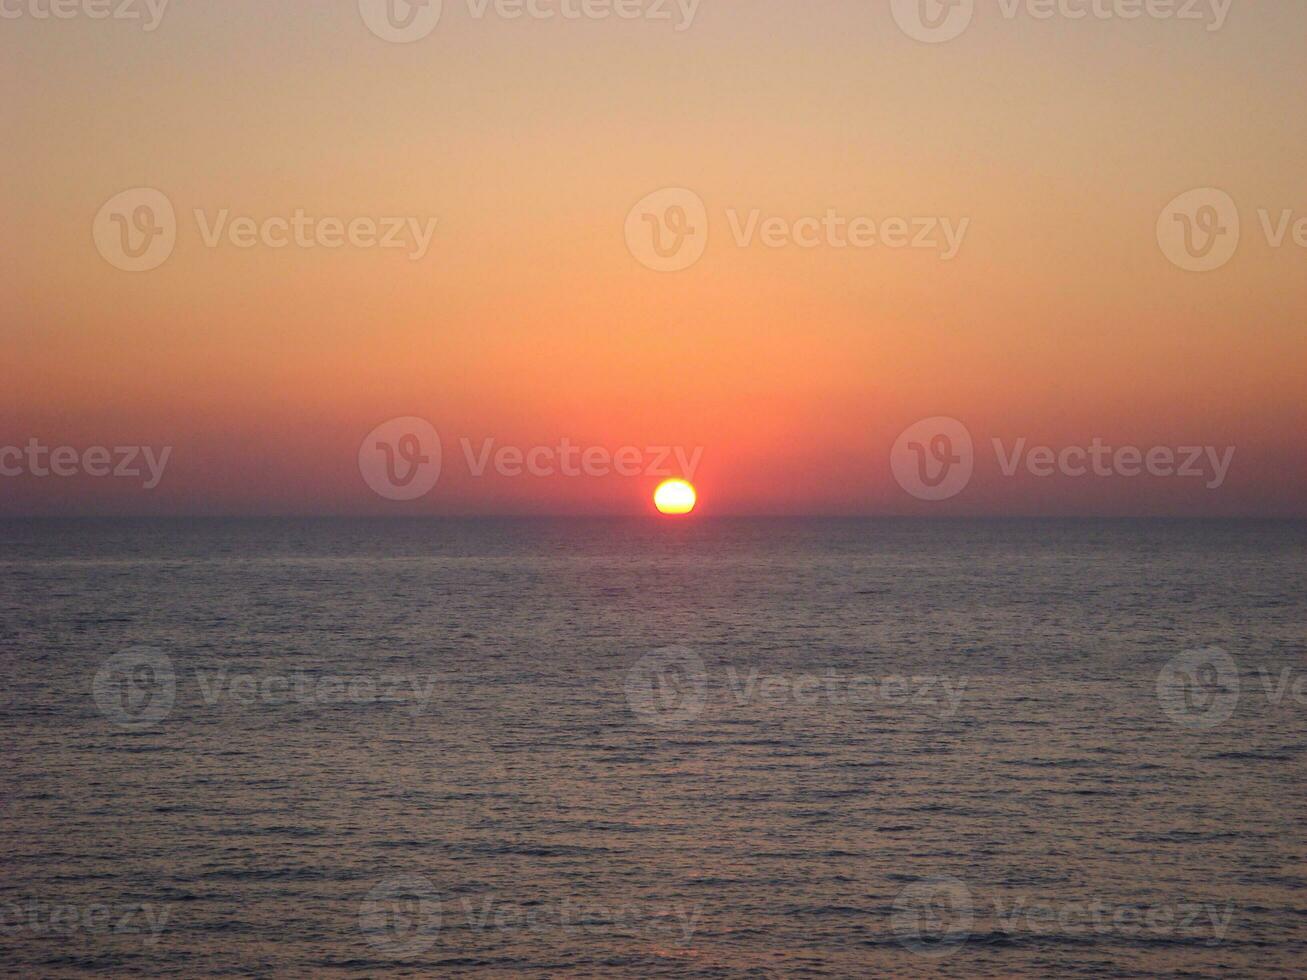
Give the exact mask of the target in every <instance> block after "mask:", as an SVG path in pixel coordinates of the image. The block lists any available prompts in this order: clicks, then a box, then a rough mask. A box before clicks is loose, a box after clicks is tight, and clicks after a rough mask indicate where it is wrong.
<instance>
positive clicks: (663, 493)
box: [654, 480, 699, 514]
mask: <svg viewBox="0 0 1307 980" xmlns="http://www.w3.org/2000/svg"><path fill="white" fill-rule="evenodd" d="M698 501H699V497H698V495H697V494H696V493H695V492H694V487H693V486H692V485H691V484H689V483H688V482H686V481H685V480H664V481H663V482H662V483H660V484H659V485H658V489H657V490H655V491H654V506H655V507H657V508H658V513H660V514H688V513H690V511H692V510H694V505H695V504H696V503H698Z"/></svg>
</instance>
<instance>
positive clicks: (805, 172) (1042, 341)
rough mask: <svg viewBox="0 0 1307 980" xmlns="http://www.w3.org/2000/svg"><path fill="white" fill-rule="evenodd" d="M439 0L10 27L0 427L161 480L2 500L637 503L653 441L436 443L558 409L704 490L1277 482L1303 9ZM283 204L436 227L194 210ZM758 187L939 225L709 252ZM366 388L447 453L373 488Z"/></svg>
mask: <svg viewBox="0 0 1307 980" xmlns="http://www.w3.org/2000/svg"><path fill="white" fill-rule="evenodd" d="M30 2H31V0H9V5H8V7H6V9H8V10H18V9H22V10H24V11H27V10H28V8H29V5H30ZM649 2H650V3H651V2H652V0H649ZM647 5H648V4H646V6H647ZM141 6H142V7H143V6H144V4H143V0H142V3H141ZM471 9H472V8H469V6H468V4H467V2H466V0H463V2H454V0H445V3H444V9H443V13H442V16H441V19H440V23H439V25H438V26H437V27H436V28H435V29H434V31H433V32H432V33H431V34H430V36H428V37H426V38H423V39H422V40H419V41H416V42H414V43H410V44H393V43H387V42H386V41H383V40H381V39H380V38H378V37H376V36H374V34H373V33H371V32H370V31H369V29H368V27H367V26H366V24H365V23H364V20H363V18H362V17H361V16H360V12H359V9H358V5H357V4H356V3H354V2H346V3H340V2H327V0H313V2H307V0H306V2H301V3H297V4H294V5H291V4H283V5H269V4H267V3H266V2H255V0H224V2H223V3H221V4H214V3H200V4H182V3H180V2H178V3H176V4H174V5H172V6H169V7H168V8H167V9H166V11H165V12H164V15H163V18H162V20H161V21H160V23H159V25H158V26H157V28H156V29H154V30H153V31H148V32H147V31H145V30H143V29H142V26H141V25H140V24H139V23H135V22H130V21H120V20H116V19H109V20H92V19H90V18H88V17H86V16H80V17H72V18H71V19H67V20H52V19H38V18H36V17H33V16H31V15H30V13H27V14H24V15H23V16H15V17H12V18H6V19H4V20H0V77H2V78H3V81H4V83H5V91H6V98H5V99H4V100H3V103H0V122H2V123H3V131H4V132H5V133H6V140H5V142H6V149H5V151H4V153H3V155H0V180H2V184H0V186H3V191H0V194H3V197H4V202H5V206H4V211H3V213H4V215H5V220H4V221H3V222H0V259H3V264H4V269H5V274H4V276H3V278H0V332H2V333H3V337H2V339H3V350H4V351H5V363H6V366H7V367H8V370H7V371H6V372H5V376H6V384H5V385H3V386H2V387H0V448H2V447H5V446H22V445H26V444H27V443H28V441H29V440H30V439H33V438H35V439H38V440H40V441H41V442H42V443H44V444H46V445H48V446H52V447H53V446H61V445H70V446H73V447H78V448H79V449H81V448H85V447H87V446H96V445H104V446H110V447H111V446H116V445H126V444H133V445H135V444H140V445H151V446H171V447H173V452H172V457H171V459H170V462H169V465H168V470H167V472H166V475H165V478H164V479H163V480H162V481H161V482H160V484H159V486H158V487H157V488H155V489H152V490H149V491H146V490H144V489H143V488H142V487H141V486H140V485H139V482H133V481H128V480H115V479H104V478H100V479H96V478H91V477H87V476H84V475H82V476H74V477H68V478H62V477H45V478H37V477H34V476H32V475H31V474H23V475H17V476H0V515H13V514H80V513H142V514H149V513H236V514H240V513H258V514H262V513H304V514H310V513H380V514H384V513H433V514H440V513H450V514H468V513H643V512H645V511H647V509H648V497H649V494H650V493H651V492H652V489H653V487H654V486H655V485H656V484H657V482H658V480H657V479H656V478H655V477H653V476H644V475H642V476H640V477H632V478H627V477H617V476H609V477H595V476H584V477H580V478H566V477H561V476H554V477H539V478H537V477H511V476H499V475H493V474H492V475H489V476H485V477H475V476H473V475H471V474H470V473H469V472H468V471H467V467H466V466H465V465H464V459H463V453H462V450H461V448H460V445H459V441H460V439H463V438H467V439H469V440H472V441H473V442H474V443H476V444H478V445H479V444H481V442H482V440H485V439H488V438H489V439H494V440H495V441H496V444H497V445H512V446H518V447H523V448H524V449H529V448H531V447H534V446H542V445H543V446H555V445H557V444H558V443H559V441H560V440H561V439H563V438H567V439H569V440H571V441H572V442H573V443H577V444H580V445H583V446H594V447H605V448H607V449H608V450H610V451H611V450H616V449H617V448H618V447H622V446H637V447H658V446H680V447H684V448H685V449H686V450H687V451H692V450H693V449H696V448H701V449H702V453H703V455H702V465H701V466H700V468H699V469H698V471H697V472H696V474H695V482H696V483H697V484H698V486H699V490H700V495H701V500H702V502H703V511H704V512H705V513H722V514H730V513H849V514H922V515H927V516H935V515H940V516H944V515H953V514H1100V513H1101V514H1143V515H1154V514H1176V515H1261V514H1267V515H1293V516H1307V503H1304V494H1303V490H1302V487H1303V486H1304V478H1305V477H1307V464H1305V463H1304V462H1303V461H1304V459H1307V411H1305V410H1304V408H1303V397H1302V393H1303V383H1302V380H1301V375H1302V365H1303V364H1304V363H1307V276H1305V275H1304V272H1305V271H1307V248H1304V247H1302V246H1300V245H1298V244H1295V243H1294V241H1293V234H1292V232H1290V233H1289V235H1288V236H1287V240H1286V242H1285V243H1284V244H1283V245H1282V246H1281V247H1278V248H1277V247H1275V246H1273V245H1272V244H1271V243H1270V242H1268V240H1267V239H1266V237H1265V235H1264V233H1263V230H1262V228H1261V226H1260V221H1259V216H1258V212H1259V210H1260V209H1267V210H1268V211H1269V212H1270V213H1271V214H1273V215H1279V214H1280V213H1281V212H1283V211H1285V210H1289V211H1291V212H1292V213H1293V215H1294V218H1295V220H1297V219H1300V218H1307V177H1305V176H1304V172H1303V168H1302V161H1303V160H1304V159H1307V121H1304V115H1303V113H1302V112H1301V104H1300V102H1301V82H1302V75H1301V71H1302V53H1301V48H1302V39H1303V38H1304V37H1305V36H1307V7H1304V6H1303V5H1301V4H1296V3H1295V4H1274V3H1264V2H1263V3H1252V2H1239V0H1234V3H1233V6H1232V8H1231V10H1230V12H1229V15H1228V19H1227V20H1226V21H1225V23H1224V24H1223V26H1221V28H1220V29H1219V30H1207V29H1206V28H1207V26H1210V25H1205V24H1204V23H1203V22H1180V21H1175V20H1168V21H1159V20H1150V19H1148V18H1143V19H1140V20H1125V19H1120V18H1117V19H1115V20H1101V21H1100V20H1095V19H1087V20H1071V19H1068V18H1065V17H1061V16H1055V17H1054V18H1052V19H1050V20H1039V19H1036V18H1032V17H1029V16H1026V15H1025V14H1018V15H1017V16H1015V17H1013V18H1012V19H1008V18H1007V17H1005V16H1004V14H1003V10H1002V7H1001V5H1000V4H998V3H997V2H986V0H979V2H978V3H977V9H976V12H975V14H974V20H973V22H972V23H971V25H970V26H969V27H968V28H967V30H966V31H965V32H964V33H963V34H962V35H961V36H959V37H958V38H956V39H955V40H951V41H948V42H947V43H942V44H922V43H919V42H918V41H916V40H914V39H912V38H910V37H908V36H906V35H905V34H904V33H903V32H902V31H901V30H900V29H899V28H898V27H897V26H896V23H895V20H894V18H893V17H892V16H891V13H890V7H889V3H888V2H886V3H876V2H866V0H818V2H813V3H807V4H797V3H795V2H793V0H790V2H779V0H752V2H750V3H741V2H727V0H716V2H714V0H704V2H703V3H702V4H701V6H700V7H699V8H698V10H697V13H696V16H695V18H694V20H693V22H692V23H691V24H690V25H689V26H688V27H686V29H684V30H680V31H678V30H676V29H675V23H669V22H662V21H653V20H648V19H634V20H617V19H608V20H585V19H581V20H566V19H560V18H555V19H553V20H549V21H540V20H535V19H533V18H529V17H527V18H523V19H520V20H506V19H504V18H502V17H499V16H497V15H495V14H493V13H489V14H487V15H486V16H485V17H482V18H478V17H476V16H474V15H473V13H471V12H470V10H471ZM492 9H493V8H492ZM138 187H151V188H156V189H158V190H159V191H161V192H162V193H163V194H164V195H166V197H167V198H168V199H169V200H170V201H171V203H172V204H173V206H174V207H175V209H176V214H177V219H178V225H177V239H176V247H175V250H174V251H173V252H172V254H171V256H170V257H169V258H168V259H167V261H166V262H164V263H163V264H162V265H161V266H159V267H158V268H156V269H154V270H152V271H148V272H142V273H129V272H124V271H121V270H120V269H118V268H115V267H114V266H113V265H112V264H110V262H108V261H106V260H105V258H104V257H103V256H102V255H101V253H100V252H99V251H97V246H96V241H95V240H94V239H93V235H92V227H93V223H94V221H95V220H96V216H97V213H98V212H100V209H101V207H102V205H104V204H105V203H106V202H107V201H109V200H110V199H111V198H113V197H114V196H115V195H117V194H119V193H120V192H122V191H125V190H127V189H130V188H138ZM664 187H679V188H686V189H689V190H691V191H693V193H694V194H695V195H697V196H698V197H699V198H700V199H701V200H702V201H703V202H704V205H705V207H706V213H707V228H708V242H707V247H706V250H705V251H704V253H703V256H702V257H701V258H700V259H699V260H698V261H697V262H695V263H694V264H692V265H691V266H690V267H689V268H686V269H684V270H683V271H679V272H670V273H660V272H655V271H652V270H650V269H649V268H646V267H645V266H644V265H642V264H641V262H640V261H638V260H637V258H636V257H635V256H634V255H633V252H632V250H631V248H629V247H628V243H627V241H626V239H625V237H624V226H625V222H626V219H627V215H628V212H630V211H631V209H632V207H633V206H634V205H635V204H636V202H637V201H640V199H641V198H643V197H645V195H647V194H649V193H650V192H652V191H656V190H658V189H659V188H664ZM1200 187H1216V188H1220V189H1222V190H1224V191H1226V192H1228V193H1229V194H1230V195H1231V197H1232V198H1233V199H1234V200H1235V201H1236V202H1237V205H1238V208H1239V215H1240V218H1241V221H1242V235H1241V241H1240V245H1239V249H1238V251H1237V253H1236V254H1235V255H1234V257H1233V258H1232V259H1231V260H1230V261H1229V262H1228V264H1226V265H1224V266H1223V267H1221V268H1219V269H1216V270H1215V271H1212V272H1206V273H1193V272H1187V271H1184V270H1182V269H1180V268H1178V267H1177V266H1176V265H1175V264H1174V263H1173V262H1171V261H1170V260H1169V259H1168V257H1167V255H1166V254H1165V253H1164V251H1163V249H1162V248H1161V247H1159V242H1158V238H1157V231H1156V229H1157V224H1158V218H1159V215H1160V214H1161V213H1162V212H1163V209H1164V208H1166V207H1167V205H1168V202H1171V201H1172V200H1173V199H1174V198H1176V197H1177V195H1180V194H1182V193H1183V192H1186V191H1189V190H1191V189H1193V188H1200ZM197 209H198V210H200V211H201V212H203V213H204V221H203V222H202V221H200V220H199V219H197V218H196V216H195V211H196V210H197ZM296 209H302V210H303V211H304V212H306V213H308V214H311V215H313V216H321V217H336V218H339V219H341V220H342V221H343V222H348V221H349V220H351V219H353V218H356V217H359V216H371V217H386V216H402V217H405V218H410V217H411V218H413V219H415V220H418V221H422V222H425V221H427V220H429V219H435V221H436V230H435V233H434V236H433V238H432V239H431V244H430V248H429V251H428V252H427V253H426V254H425V255H424V256H423V257H422V258H421V259H419V260H413V259H411V258H410V257H409V256H408V254H407V253H406V252H405V251H404V250H395V249H389V250H386V249H377V248H362V247H344V248H340V249H325V248H321V247H316V248H301V247H294V246H292V247H287V248H284V249H278V248H272V247H269V246H268V245H264V244H258V245H256V246H255V247H252V248H248V249H242V248H238V247H236V246H235V245H234V244H232V243H231V242H230V241H229V240H227V239H224V240H223V241H222V243H221V244H219V245H218V246H217V247H209V246H208V245H206V243H205V240H204V228H203V227H202V225H203V224H204V222H208V221H210V220H212V219H213V216H215V215H217V214H219V213H220V212H223V211H224V210H225V211H227V212H228V213H229V214H230V215H231V216H235V217H238V216H251V217H253V218H255V219H257V220H259V221H262V220H264V219H267V218H270V217H277V216H282V217H286V216H290V215H292V214H293V213H294V212H295V211H296ZM754 210H756V211H758V213H759V214H760V216H762V217H764V218H765V217H771V216H778V217H782V218H785V219H786V220H787V221H794V220H795V219H800V218H803V217H809V216H812V217H821V216H822V215H824V214H826V213H827V211H828V210H833V211H834V212H836V213H838V214H839V215H841V216H844V217H846V218H853V217H860V216H865V217H869V218H873V219H875V220H877V221H881V220H883V219H886V218H891V217H904V218H908V219H912V218H917V217H947V218H948V219H949V220H951V221H952V222H955V223H956V222H959V221H961V220H963V219H966V220H967V221H968V225H967V231H966V236H965V239H964V240H963V242H962V245H961V248H960V250H959V251H958V254H957V256H956V257H955V258H953V259H951V260H949V261H944V260H942V259H941V257H940V255H939V253H938V252H937V251H932V250H928V249H910V248H904V249H893V248H889V247H887V246H885V245H883V244H882V245H878V246H875V247H869V248H865V249H854V248H835V247H831V246H829V245H820V246H818V247H815V248H799V247H797V246H794V245H789V246H787V247H782V248H767V247H765V246H764V245H763V244H761V243H759V242H756V241H755V242H754V243H753V244H751V245H748V246H744V247H741V246H740V245H739V244H737V243H736V242H735V241H734V240H733V236H732V225H731V221H732V216H734V215H746V216H747V214H748V213H749V212H751V211H754ZM400 416H419V417H422V418H425V419H428V420H429V421H430V422H431V423H432V424H433V425H434V426H435V428H436V429H437V430H438V431H439V433H440V437H441V441H442V445H443V451H444V466H443V468H442V472H441V478H440V481H439V483H438V484H437V485H436V486H435V488H434V489H433V490H432V491H431V493H429V494H428V495H426V496H424V497H422V498H421V499H419V500H416V501H413V502H407V503H405V502H395V501H391V500H386V499H383V498H382V497H380V496H378V495H377V494H375V493H373V492H372V491H371V490H370V489H369V488H368V486H367V485H366V484H365V482H364V481H363V479H362V478H361V476H360V471H359V465H358V451H359V445H360V441H361V440H362V439H363V438H364V436H365V435H366V434H367V433H369V431H370V430H372V429H373V428H374V427H375V426H377V425H379V424H380V423H382V422H384V421H386V420H387V419H392V418H395V417H400ZM931 416H950V417H953V418H956V419H959V420H961V421H963V422H964V423H965V424H966V425H967V427H968V428H969V429H970V431H971V433H972V434H973V436H974V437H975V439H976V443H977V461H976V473H975V476H974V478H973V480H972V481H971V484H970V485H969V486H968V487H967V489H966V490H965V492H963V493H961V494H959V495H958V496H957V497H955V498H953V499H950V500H947V501H943V502H937V503H931V502H924V501H920V500H917V499H914V498H913V497H912V496H911V495H910V494H907V493H905V492H904V490H903V488H902V487H901V486H900V485H899V484H898V483H896V482H895V479H894V476H893V474H892V473H891V470H890V466H889V453H890V447H891V446H892V445H893V444H894V442H895V439H896V438H897V437H898V435H899V433H900V432H902V431H903V430H904V429H905V428H906V427H907V426H909V425H911V424H912V423H914V422H916V421H917V420H919V419H922V418H927V417H931ZM995 437H997V438H1000V439H1003V440H1006V441H1008V442H1011V441H1015V440H1016V439H1019V438H1022V437H1024V438H1025V439H1027V441H1028V442H1029V443H1031V444H1048V445H1050V446H1053V447H1062V446H1067V445H1084V444H1088V443H1089V442H1090V440H1092V439H1093V438H1095V437H1099V438H1101V439H1103V440H1104V441H1106V442H1109V443H1113V444H1117V445H1124V444H1129V445H1135V446H1140V447H1150V446H1158V445H1161V446H1174V447H1179V446H1188V445H1204V446H1205V445H1213V446H1221V447H1225V446H1233V447H1236V449H1237V452H1236V456H1235V459H1234V463H1233V464H1232V466H1231V468H1230V472H1229V476H1228V479H1227V480H1225V481H1224V483H1223V485H1222V486H1221V487H1220V488H1218V489H1215V490H1213V489H1210V488H1207V487H1205V486H1204V485H1203V482H1202V481H1194V480H1179V479H1165V478H1155V477H1144V478H1136V479H1126V478H1112V479H1094V478H1080V479H1076V478H1071V477H1065V476H1056V477H1054V478H1051V479H1037V478H1032V477H1029V476H1028V475H1026V476H1018V477H1006V476H1004V475H1003V474H1002V472H1001V471H1000V469H999V467H998V466H997V465H996V463H995V461H994V453H993V452H992V450H991V449H990V448H989V447H990V440H991V439H993V438H995Z"/></svg>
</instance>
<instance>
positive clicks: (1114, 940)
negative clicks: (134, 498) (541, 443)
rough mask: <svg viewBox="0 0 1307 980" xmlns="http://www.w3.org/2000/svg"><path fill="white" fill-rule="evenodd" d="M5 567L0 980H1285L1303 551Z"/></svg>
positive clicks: (633, 547)
mask: <svg viewBox="0 0 1307 980" xmlns="http://www.w3.org/2000/svg"><path fill="white" fill-rule="evenodd" d="M0 541H2V542H3V552H0V657H2V658H3V659H2V662H3V687H2V688H0V689H2V690H3V725H2V726H0V731H2V732H3V741H4V760H5V771H4V776H3V783H2V785H3V789H4V802H3V806H4V811H3V821H2V822H0V834H2V835H3V841H2V844H3V855H4V857H3V870H2V871H0V914H2V915H3V917H4V918H3V927H2V928H0V968H3V969H5V970H7V971H8V972H11V973H13V974H17V975H26V976H36V975H40V976H61V975H78V974H82V973H90V972H102V973H105V974H112V975H116V976H122V975H136V974H141V975H144V974H171V975H176V976H199V975H207V974H228V975H251V974H255V975H274V974H275V975H279V976H309V975H314V976H322V975H332V974H351V975H381V974H395V975H412V976H417V975H424V976H431V975H450V974H458V973H461V972H464V971H466V972H483V973H487V974H491V975H494V974H499V975H507V974H510V973H524V974H527V975H537V976H545V975H560V974H571V975H580V976H595V977H613V976H704V977H715V976H723V977H725V976H745V975H750V976H851V975H876V976H922V975H926V976H930V975H938V976H958V977H962V976H967V977H976V976H981V977H1006V976H1015V975H1031V976H1040V977H1046V976H1141V977H1142V976H1190V977H1193V976H1255V975H1260V976H1285V975H1290V974H1295V973H1296V974H1300V975H1301V974H1302V972H1303V968H1302V963H1303V962H1304V953H1305V952H1307V864H1305V863H1304V862H1305V859H1307V848H1305V847H1304V843H1305V841H1304V838H1305V832H1304V817H1307V813H1305V812H1304V809H1305V808H1304V781H1303V777H1304V760H1305V759H1307V753H1305V750H1307V692H1305V691H1304V686H1305V683H1307V682H1304V678H1305V677H1307V658H1305V657H1304V653H1305V652H1307V628H1305V626H1304V624H1305V623H1307V616H1305V613H1307V599H1304V594H1305V591H1307V590H1305V586H1307V561H1305V560H1304V555H1305V554H1307V551H1305V550H1304V546H1305V545H1307V525H1303V524H1289V523H1278V524H1277V523H1212V524H1198V523H1164V522H1139V523H1129V522H1078V523H1076V522H1065V523H1064V522H1038V523H1036V522H1029V523H1022V522H989V523H980V522H976V523H972V522H959V523H944V522H941V523H910V522H876V521H864V522H858V521H701V522H693V523H688V524H676V523H663V522H657V521H620V520H613V521H601V520H596V521H553V522H550V521H499V522H496V521H483V522H472V521H469V522H450V521H430V522H423V521H391V522H385V521H372V522H368V521H335V522H333V521H319V522H313V521H303V522H295V521H245V522H224V521H210V522H201V523H185V522H98V523H97V522H76V523H53V522H45V523H41V522H35V523H13V522H11V523H3V524H0ZM1186 651H1189V652H1188V653H1186Z"/></svg>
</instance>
